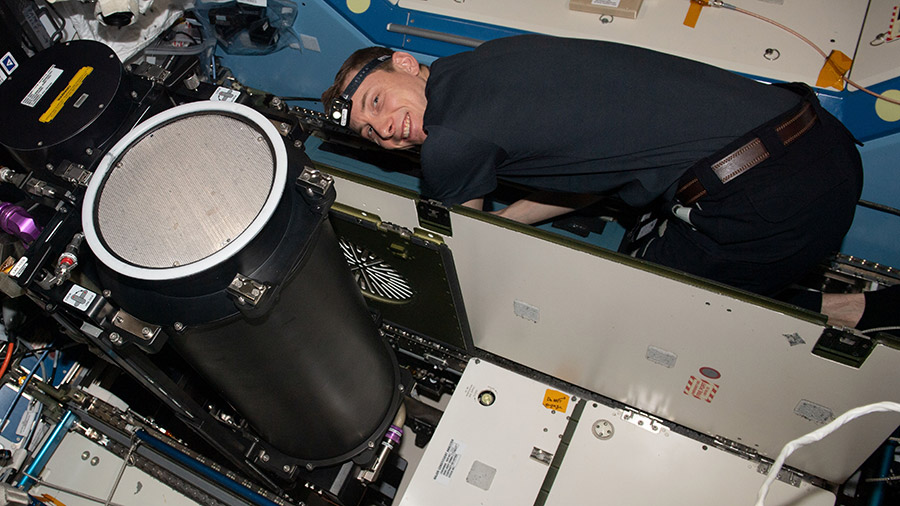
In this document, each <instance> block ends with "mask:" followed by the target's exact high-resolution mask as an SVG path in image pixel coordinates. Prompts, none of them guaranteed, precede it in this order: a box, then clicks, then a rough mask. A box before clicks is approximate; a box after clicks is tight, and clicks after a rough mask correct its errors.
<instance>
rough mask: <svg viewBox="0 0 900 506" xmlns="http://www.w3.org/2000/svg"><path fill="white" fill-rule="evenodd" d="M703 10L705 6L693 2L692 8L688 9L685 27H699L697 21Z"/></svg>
mask: <svg viewBox="0 0 900 506" xmlns="http://www.w3.org/2000/svg"><path fill="white" fill-rule="evenodd" d="M701 10H703V6H702V5H700V4H698V3H694V2H691V6H690V7H688V11H687V16H685V17H684V26H689V27H691V28H694V27H696V26H697V20H698V19H700V11H701Z"/></svg>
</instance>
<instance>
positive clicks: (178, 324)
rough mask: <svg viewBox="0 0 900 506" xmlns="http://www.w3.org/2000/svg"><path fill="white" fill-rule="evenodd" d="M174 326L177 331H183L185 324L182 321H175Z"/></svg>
mask: <svg viewBox="0 0 900 506" xmlns="http://www.w3.org/2000/svg"><path fill="white" fill-rule="evenodd" d="M172 326H173V327H175V332H181V331H183V330H184V324H183V323H181V322H175V324H174V325H172Z"/></svg>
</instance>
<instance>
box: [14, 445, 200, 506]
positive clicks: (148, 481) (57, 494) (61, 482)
mask: <svg viewBox="0 0 900 506" xmlns="http://www.w3.org/2000/svg"><path fill="white" fill-rule="evenodd" d="M122 462H123V460H122V458H121V457H119V456H117V455H115V454H113V453H112V452H110V451H109V450H107V449H106V448H104V447H102V446H100V445H98V444H97V443H95V442H93V441H91V440H89V439H87V438H86V437H84V436H82V435H80V434H78V433H76V432H69V433H68V434H66V436H65V437H64V438H63V440H62V442H60V444H59V447H57V449H56V451H54V452H53V456H52V457H51V458H50V460H49V461H48V462H47V465H46V466H45V467H44V471H43V472H42V473H41V476H40V478H41V479H42V480H44V481H46V482H47V483H50V484H52V485H56V486H59V487H62V488H66V489H69V490H76V491H78V492H79V493H81V494H85V495H89V496H92V497H94V498H99V499H101V502H102V501H105V500H106V499H107V498H108V497H109V496H110V492H112V490H113V488H112V487H113V485H114V484H115V485H116V489H115V493H114V495H113V496H112V498H111V503H112V504H123V505H128V506H145V505H146V506H160V505H162V504H165V505H167V506H168V505H171V506H196V505H197V502H195V501H192V500H190V499H188V498H187V497H185V496H184V495H183V494H181V493H180V492H177V491H175V490H173V489H172V488H171V487H169V486H168V485H165V484H163V483H162V482H160V481H159V480H157V479H156V478H154V477H152V476H150V475H149V474H147V473H145V472H144V471H142V470H140V469H137V468H136V467H134V466H131V465H129V466H127V467H126V468H125V470H124V472H123V473H122V476H121V478H120V479H119V481H118V484H116V479H117V476H118V474H119V472H120V471H121V470H122ZM30 494H31V495H34V496H40V495H42V494H48V495H50V496H52V497H54V498H55V499H57V500H59V501H61V502H62V503H64V504H66V505H67V506H89V505H93V506H96V504H97V502H96V501H93V500H89V499H86V498H84V497H80V496H77V495H73V494H70V493H67V492H62V491H59V490H56V489H54V488H51V487H49V486H43V485H35V486H34V487H33V488H32V489H31V491H30Z"/></svg>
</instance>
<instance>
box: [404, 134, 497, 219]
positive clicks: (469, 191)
mask: <svg viewBox="0 0 900 506" xmlns="http://www.w3.org/2000/svg"><path fill="white" fill-rule="evenodd" d="M506 157H507V155H506V152H505V151H504V150H503V149H501V148H500V147H499V146H497V145H496V144H493V143H491V142H487V141H484V140H482V139H478V138H476V137H472V136H470V135H467V134H463V133H460V132H457V131H455V130H452V129H449V128H445V127H441V126H429V127H428V138H427V139H425V142H424V143H423V144H422V152H421V161H422V193H423V196H424V197H426V198H430V199H435V200H438V201H440V202H442V203H443V204H444V205H446V206H452V205H456V204H462V203H464V202H467V201H469V200H472V199H477V198H481V197H484V196H485V195H487V194H488V193H490V192H492V191H494V189H495V188H496V187H497V170H496V169H497V167H498V166H499V165H500V164H501V163H503V161H504V160H506Z"/></svg>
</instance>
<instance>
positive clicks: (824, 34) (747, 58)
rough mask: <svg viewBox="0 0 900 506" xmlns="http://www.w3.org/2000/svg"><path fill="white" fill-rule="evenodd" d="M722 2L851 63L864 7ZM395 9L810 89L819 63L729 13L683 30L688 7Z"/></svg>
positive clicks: (547, 0) (410, 5) (513, 3)
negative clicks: (616, 13) (627, 49)
mask: <svg viewBox="0 0 900 506" xmlns="http://www.w3.org/2000/svg"><path fill="white" fill-rule="evenodd" d="M729 3H731V4H734V5H736V6H737V7H741V8H743V9H746V10H749V11H752V12H754V13H758V14H760V15H763V16H766V17H769V18H771V19H773V20H775V21H777V22H779V23H781V24H783V25H786V26H788V27H789V28H792V29H793V30H796V31H797V32H799V33H801V34H802V35H803V36H805V37H807V38H808V39H810V40H811V41H812V42H814V43H815V44H816V45H818V46H819V47H820V48H822V50H823V51H824V52H825V54H828V53H829V52H830V51H831V50H833V49H836V50H839V51H842V52H843V53H844V54H846V55H848V56H850V57H851V58H852V57H853V55H854V53H855V51H856V44H857V40H858V38H859V32H860V28H861V27H862V25H863V20H864V19H865V16H866V7H867V4H868V2H865V1H861V0H852V1H839V2H821V1H820V0H788V1H786V2H778V1H758V0H732V1H731V2H729ZM399 5H400V6H401V7H404V8H407V9H411V10H414V11H422V12H427V13H431V14H440V15H444V16H450V17H454V18H458V19H463V20H471V21H478V22H482V23H489V24H493V25H498V26H503V27H509V28H515V29H519V30H525V31H530V32H537V33H546V34H549V35H557V36H562V37H575V38H582V39H601V40H609V41H614V42H621V43H625V44H631V45H635V46H642V47H646V48H649V49H655V50H657V51H662V52H665V53H671V54H675V55H678V56H683V57H685V58H689V59H692V60H698V61H702V62H705V63H709V64H712V65H715V66H717V67H722V68H726V69H729V70H733V71H736V72H743V73H746V74H750V75H753V76H758V77H762V78H769V79H776V80H783V81H803V82H806V83H808V84H810V85H814V84H815V83H816V79H817V77H818V75H819V71H820V70H821V69H822V66H823V65H824V63H825V61H824V59H823V58H822V57H821V56H820V55H819V53H817V52H816V51H815V50H814V49H813V48H811V47H810V46H808V45H807V44H806V43H805V42H803V41H802V40H800V39H799V38H797V37H795V36H793V35H791V34H789V33H788V32H786V31H784V30H781V29H779V28H777V27H775V26H773V25H771V24H769V23H766V22H764V21H760V20H758V19H755V18H753V17H751V16H748V15H745V14H742V13H739V12H735V11H732V10H728V9H724V8H713V7H704V8H703V9H702V10H701V14H700V17H699V20H698V22H697V24H696V26H695V27H694V28H690V27H688V26H685V25H684V20H685V17H686V15H687V13H688V8H689V7H690V1H689V0H644V2H643V4H642V5H641V9H640V11H639V12H638V15H637V18H636V19H625V18H614V19H612V20H611V22H610V20H609V19H608V18H602V17H601V16H599V15H597V14H591V13H587V12H580V11H573V10H570V9H569V7H568V5H569V2H568V0H466V1H465V2H461V1H460V0H400V2H399ZM410 18H411V19H410V21H409V24H410V26H417V25H416V24H415V23H416V19H415V14H414V13H413V14H412V15H411V16H410ZM604 20H605V21H606V22H604ZM776 55H777V58H776V57H774V56H776ZM590 64H591V62H585V65H590ZM615 70H616V69H610V71H613V72H614V71H615Z"/></svg>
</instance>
